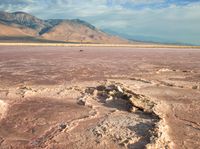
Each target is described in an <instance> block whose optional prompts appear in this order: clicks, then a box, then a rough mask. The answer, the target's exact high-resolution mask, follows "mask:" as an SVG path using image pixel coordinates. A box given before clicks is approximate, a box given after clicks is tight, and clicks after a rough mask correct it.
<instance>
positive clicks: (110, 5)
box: [0, 0, 200, 45]
mask: <svg viewBox="0 0 200 149" xmlns="http://www.w3.org/2000/svg"><path fill="white" fill-rule="evenodd" d="M0 10H2V11H11V12H12V11H25V12H28V13H31V14H33V15H35V16H37V17H39V18H42V19H49V18H61V19H74V18H80V19H83V20H86V21H88V22H90V23H92V24H93V25H95V26H96V27H98V28H100V29H102V30H106V31H109V32H112V33H116V34H119V35H123V36H124V37H128V38H131V39H136V40H149V41H155V42H156V41H158V42H179V43H188V44H199V45H200V0H84V1H83V0H0Z"/></svg>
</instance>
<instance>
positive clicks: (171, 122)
mask: <svg viewBox="0 0 200 149" xmlns="http://www.w3.org/2000/svg"><path fill="white" fill-rule="evenodd" d="M0 148H1V149H31V148H34V149H42V148H44V149H83V148H85V149H94V148H95V149H103V148H105V149H113V148H115V149H121V148H129V149H143V148H149V149H198V148H200V50H198V49H189V48H188V49H187V48H184V49H178V48H174V49H172V48H160V49H159V48H146V49H145V48H133V47H132V48H131V47H47V46H46V47H45V46H42V47H40V46H0Z"/></svg>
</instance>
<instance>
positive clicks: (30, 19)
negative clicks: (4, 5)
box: [0, 12, 129, 44]
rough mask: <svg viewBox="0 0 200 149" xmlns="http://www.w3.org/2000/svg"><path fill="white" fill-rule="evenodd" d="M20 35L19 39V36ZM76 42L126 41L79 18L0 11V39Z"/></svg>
mask: <svg viewBox="0 0 200 149" xmlns="http://www.w3.org/2000/svg"><path fill="white" fill-rule="evenodd" d="M22 37H23V38H22ZM26 38H27V39H29V40H30V39H37V40H34V41H39V40H41V41H45V40H47V41H48V42H51V41H60V42H76V43H115V44H116V43H129V41H128V40H125V39H122V38H119V37H118V36H112V35H110V34H107V33H105V32H102V31H101V30H99V29H97V28H96V27H95V26H93V25H91V24H89V23H87V22H85V21H83V20H79V19H74V20H62V19H49V20H42V19H39V18H37V17H35V16H32V15H30V14H28V13H25V12H14V13H8V12H0V41H5V40H7V41H9V40H12V41H13V40H15V41H18V42H19V41H20V40H21V39H23V42H24V41H25V39H26Z"/></svg>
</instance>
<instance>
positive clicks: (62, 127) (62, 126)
mask: <svg viewBox="0 0 200 149" xmlns="http://www.w3.org/2000/svg"><path fill="white" fill-rule="evenodd" d="M59 127H60V129H62V130H63V129H65V128H66V127H67V125H66V124H63V123H61V124H60V125H59Z"/></svg>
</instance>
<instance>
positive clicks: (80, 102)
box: [77, 98, 86, 106]
mask: <svg viewBox="0 0 200 149" xmlns="http://www.w3.org/2000/svg"><path fill="white" fill-rule="evenodd" d="M77 103H78V104H79V105H82V106H85V105H86V100H85V98H79V99H78V101H77Z"/></svg>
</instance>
